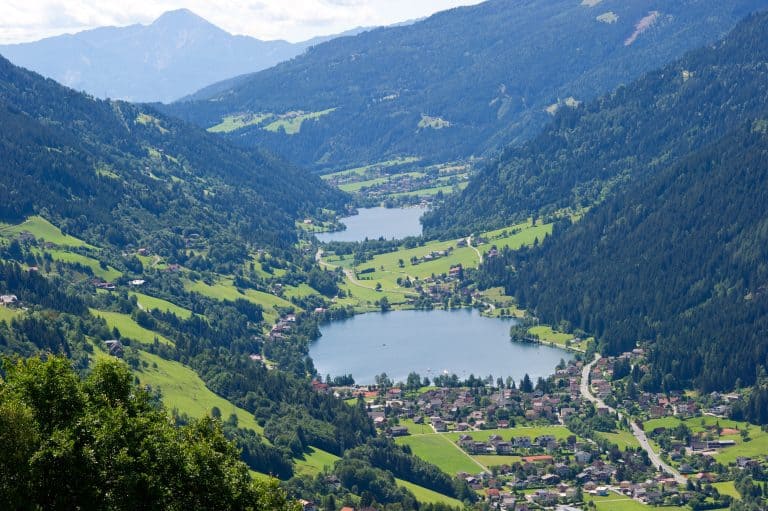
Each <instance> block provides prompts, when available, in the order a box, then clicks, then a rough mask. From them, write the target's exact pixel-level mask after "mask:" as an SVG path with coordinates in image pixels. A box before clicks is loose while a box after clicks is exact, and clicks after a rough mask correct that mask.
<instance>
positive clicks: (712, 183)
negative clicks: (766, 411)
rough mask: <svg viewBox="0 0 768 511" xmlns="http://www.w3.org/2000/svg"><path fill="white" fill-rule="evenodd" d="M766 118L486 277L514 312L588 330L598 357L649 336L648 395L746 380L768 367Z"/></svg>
mask: <svg viewBox="0 0 768 511" xmlns="http://www.w3.org/2000/svg"><path fill="white" fill-rule="evenodd" d="M767 119H768V118H763V119H762V120H756V121H753V122H748V123H746V124H745V125H744V126H742V127H740V128H738V129H737V130H735V131H734V132H732V133H731V134H729V135H727V136H726V137H724V138H723V139H721V140H720V141H718V142H716V143H713V144H712V145H710V146H708V147H706V148H704V149H702V150H700V151H697V152H694V153H693V154H691V155H689V156H688V157H686V158H684V159H683V160H682V161H681V162H680V163H678V164H676V165H672V166H669V167H666V168H664V169H663V170H661V171H660V172H659V173H658V174H656V175H654V176H649V177H648V178H645V179H641V180H637V181H634V182H633V184H632V185H631V186H629V187H628V188H627V189H626V190H625V191H622V192H621V193H618V194H616V195H615V196H612V197H611V198H609V199H608V200H607V201H606V202H605V203H603V204H601V205H600V206H598V207H596V208H595V209H594V211H591V212H590V213H589V214H587V215H586V217H585V218H584V219H583V220H581V221H580V222H578V223H576V224H574V225H573V226H571V227H570V228H568V229H566V230H565V231H564V232H557V233H556V234H555V236H553V237H552V238H550V239H548V240H547V241H546V242H545V243H544V244H543V245H542V247H541V248H540V249H538V250H532V251H523V252H522V253H520V254H519V255H513V254H505V255H504V256H503V257H500V258H498V260H496V261H490V262H489V263H488V265H487V266H488V267H487V268H486V270H487V271H489V272H490V273H492V274H494V275H495V276H496V277H497V279H499V281H501V282H503V283H505V285H506V287H507V290H508V292H510V293H513V294H514V295H515V296H517V298H518V300H519V301H520V304H521V306H524V307H530V308H531V309H532V310H534V311H535V312H536V314H537V315H538V316H540V317H541V318H542V319H543V320H545V321H547V322H551V323H552V324H558V323H559V322H561V321H565V322H567V323H568V324H569V326H570V327H571V328H576V329H581V330H583V331H586V332H589V333H591V334H595V335H596V336H597V337H598V339H599V340H600V342H601V344H602V346H603V347H604V349H605V350H606V351H607V352H608V353H619V352H622V351H625V350H628V349H632V348H633V347H634V346H635V343H636V342H637V341H645V342H648V341H650V342H651V343H652V349H651V360H652V361H653V364H652V365H651V368H652V371H651V377H650V379H649V381H646V382H644V383H645V384H646V385H647V386H648V387H649V388H655V389H662V388H663V389H667V390H668V389H679V388H684V387H685V386H690V385H693V386H696V387H697V388H700V389H702V390H707V391H709V390H714V389H719V390H723V389H731V388H733V387H734V385H736V384H737V382H738V383H741V384H745V385H747V384H749V385H751V384H753V383H754V382H755V378H756V376H757V374H758V370H759V368H761V367H762V368H766V367H768V365H767V364H768V340H767V339H766V338H765V335H764V333H765V332H766V331H767V330H768V266H767V265H766V261H768V204H766V202H765V190H766V189H768V165H767V164H766V162H768V120H767ZM511 268H514V269H515V270H514V271H512V270H511Z"/></svg>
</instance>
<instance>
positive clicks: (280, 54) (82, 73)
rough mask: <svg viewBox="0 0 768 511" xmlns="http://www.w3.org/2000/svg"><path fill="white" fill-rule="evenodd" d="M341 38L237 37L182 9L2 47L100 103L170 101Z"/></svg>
mask: <svg viewBox="0 0 768 511" xmlns="http://www.w3.org/2000/svg"><path fill="white" fill-rule="evenodd" d="M362 30H365V29H363V28H358V29H354V30H351V31H349V32H345V34H342V35H348V34H356V33H359V32H360V31H362ZM333 37H336V36H327V37H316V38H313V39H310V40H308V41H303V42H299V43H289V42H288V41H279V40H278V41H261V40H259V39H255V38H252V37H247V36H236V35H232V34H229V33H228V32H226V31H224V30H222V29H221V28H219V27H217V26H215V25H213V24H212V23H210V22H208V21H206V20H205V19H203V18H201V17H200V16H198V15H196V14H195V13H193V12H192V11H189V10H188V9H179V10H175V11H169V12H166V13H165V14H163V15H162V16H160V17H159V18H157V19H156V20H155V21H154V22H153V23H151V24H149V25H140V24H136V25H130V26H127V27H102V28H96V29H93V30H86V31H83V32H79V33H77V34H67V35H61V36H56V37H50V38H46V39H42V40H40V41H36V42H31V43H21V44H11V45H0V54H2V55H3V56H5V57H6V58H8V59H9V60H10V61H12V62H13V63H14V64H16V65H19V66H22V67H25V68H28V69H31V70H33V71H35V72H38V73H40V74H42V75H44V76H46V77H49V78H53V79H54V80H56V81H58V82H59V83H62V84H64V85H66V86H68V87H71V88H73V89H75V90H84V91H85V92H88V93H89V94H91V95H93V96H95V97H100V98H113V99H123V100H126V101H134V102H156V101H162V102H170V101H173V100H176V99H179V98H181V97H183V96H186V95H188V94H191V93H193V92H195V91H197V90H198V89H201V88H203V87H206V86H208V85H210V84H212V83H214V82H218V81H221V80H225V79H227V78H231V77H234V76H238V75H242V74H244V73H252V72H254V71H258V70H261V69H266V68H268V67H271V66H273V65H275V64H277V63H278V62H282V61H285V60H289V59H291V58H293V57H295V56H297V55H300V54H301V53H303V52H304V51H306V50H307V48H309V47H311V46H313V45H315V44H320V43H322V42H324V41H327V40H329V39H332V38H333Z"/></svg>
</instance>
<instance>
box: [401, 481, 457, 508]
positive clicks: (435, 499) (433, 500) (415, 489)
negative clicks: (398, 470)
mask: <svg viewBox="0 0 768 511" xmlns="http://www.w3.org/2000/svg"><path fill="white" fill-rule="evenodd" d="M395 482H396V483H397V485H398V486H401V487H403V488H405V489H406V490H408V491H410V492H411V493H413V495H414V496H415V497H416V500H418V501H419V502H423V503H425V504H446V505H448V506H453V507H457V508H463V507H464V504H463V503H461V502H460V501H458V500H456V499H453V498H451V497H448V496H447V495H443V494H442V493H437V492H436V491H433V490H430V489H427V488H424V487H423V486H418V485H416V484H413V483H409V482H408V481H404V480H402V479H395Z"/></svg>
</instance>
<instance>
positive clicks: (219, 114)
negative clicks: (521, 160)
mask: <svg viewBox="0 0 768 511" xmlns="http://www.w3.org/2000/svg"><path fill="white" fill-rule="evenodd" d="M765 5H766V2H765V1H764V0H762V1H757V0H738V1H732V2H721V1H714V0H683V1H678V0H676V1H660V0H657V1H653V2H647V1H639V0H632V1H620V0H606V1H603V2H579V1H578V0H554V1H553V0H516V1H509V0H491V1H489V2H485V3H483V4H480V5H477V6H472V7H466V8H459V9H454V10H450V11H446V12H443V13H439V14H436V15H434V16H432V17H430V18H428V19H427V20H424V21H421V22H418V23H415V24H413V25H410V26H406V27H398V28H386V29H379V30H373V31H370V32H366V33H363V34H360V35H358V36H356V37H351V38H343V39H337V40H334V41H331V42H329V43H326V44H323V45H319V46H317V47H315V48H312V49H311V50H310V51H308V52H307V53H306V54H305V55H302V56H301V57H299V58H296V59H294V60H292V61H290V62H286V63H283V64H281V65H278V66H276V67H275V68H272V69H270V70H266V71H263V72H260V73H256V74H254V75H252V76H251V77H249V78H247V79H242V80H238V83H237V84H236V85H235V86H234V87H233V88H232V89H231V90H229V91H226V92H220V91H218V92H217V93H216V94H214V95H213V96H209V97H200V95H197V96H195V98H196V99H197V100H196V101H193V102H185V103H178V104H175V105H173V106H172V107H171V109H170V111H171V112H173V113H175V114H177V115H180V116H181V117H183V118H186V119H189V120H192V121H194V122H196V123H197V124H199V125H201V126H204V127H206V128H208V127H212V126H214V125H218V124H219V123H221V122H222V121H227V119H231V118H232V117H235V118H239V120H240V121H242V122H241V123H240V124H236V125H231V126H229V127H228V128H226V130H227V131H229V132H230V135H229V136H231V137H232V138H233V139H235V140H237V141H239V142H242V143H244V144H256V145H263V146H265V147H269V148H271V149H273V150H275V151H276V152H277V153H278V154H281V155H283V156H285V157H286V158H288V159H289V160H291V161H295V162H298V163H301V164H304V165H307V166H314V167H315V168H317V169H324V168H339V167H344V166H352V165H355V164H360V165H365V164H369V163H371V162H376V161H383V160H389V159H392V158H393V157H396V156H419V157H422V158H425V159H427V160H441V161H444V160H448V159H455V158H463V157H467V156H470V155H473V154H474V155H480V154H483V153H484V152H485V151H487V150H489V149H492V148H495V147H497V146H499V145H501V144H502V143H504V142H509V141H520V140H524V139H526V138H528V137H529V136H530V135H532V134H534V133H536V132H537V131H538V130H539V129H540V127H541V126H542V125H543V124H544V123H545V122H546V121H547V120H548V119H549V118H550V114H549V113H547V111H546V109H547V108H550V112H552V111H555V110H556V109H557V108H566V106H565V105H566V103H567V104H570V105H574V104H576V102H578V101H583V100H587V99H591V98H594V97H595V96H597V95H599V94H600V93H604V92H607V91H609V90H611V89H613V88H614V87H616V86H617V85H619V84H621V83H625V82H627V81H629V80H631V79H634V78H636V77H638V76H639V75H640V74H641V73H643V72H645V71H648V70H650V69H653V68H656V67H658V66H660V65H663V64H665V63H667V62H669V61H670V60H672V59H674V58H676V57H679V56H680V55H682V54H683V53H684V52H685V51H686V50H689V49H691V48H695V47H698V46H701V45H703V44H706V43H710V42H713V41H716V40H717V39H718V38H720V37H722V36H723V35H724V34H725V33H727V32H728V30H730V29H731V28H732V27H733V25H734V24H735V23H736V22H737V21H738V20H739V19H741V18H742V17H743V16H744V15H746V14H747V13H748V12H750V11H752V10H753V9H756V8H759V7H763V6H765ZM571 97H572V98H575V99H574V100H569V99H568V98H571ZM276 116H277V117H276ZM281 116H282V117H281ZM285 116H288V118H298V117H301V118H302V119H303V122H300V123H299V130H298V131H296V130H292V129H281V125H280V124H279V123H277V124H275V123H274V122H273V121H274V119H276V118H278V119H285V118H286V117H285ZM225 126H226V123H225Z"/></svg>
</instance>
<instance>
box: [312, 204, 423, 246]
mask: <svg viewBox="0 0 768 511" xmlns="http://www.w3.org/2000/svg"><path fill="white" fill-rule="evenodd" d="M425 212H426V209H424V208H419V207H411V208H364V209H359V210H358V214H357V215H355V216H349V217H344V218H342V219H341V222H342V223H343V224H344V225H346V226H347V229H346V230H344V231H338V232H323V233H318V234H316V236H317V239H318V240H320V241H322V242H324V243H327V242H329V241H363V240H365V238H368V239H371V240H373V239H379V238H380V237H381V236H383V237H384V238H385V239H388V240H389V239H398V240H399V239H403V238H406V237H408V236H419V235H421V224H420V223H419V218H420V217H421V215H423V214H424V213H425Z"/></svg>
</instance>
